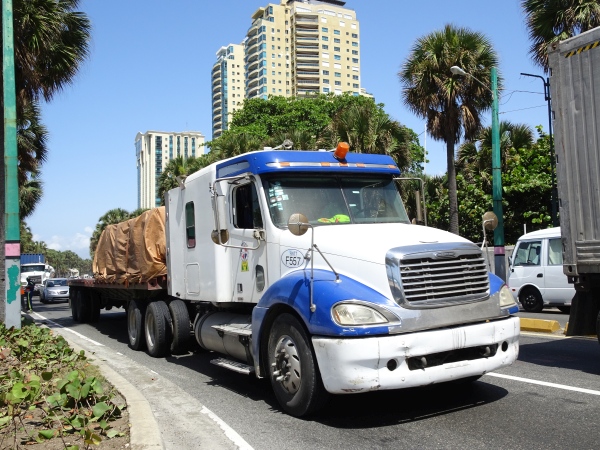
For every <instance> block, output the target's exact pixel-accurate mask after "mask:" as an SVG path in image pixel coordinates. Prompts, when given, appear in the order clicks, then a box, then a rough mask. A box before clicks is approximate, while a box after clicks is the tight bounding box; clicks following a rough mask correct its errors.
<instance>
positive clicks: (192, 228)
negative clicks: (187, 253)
mask: <svg viewBox="0 0 600 450" xmlns="http://www.w3.org/2000/svg"><path fill="white" fill-rule="evenodd" d="M185 237H186V240H187V247H188V248H194V247H195V246H196V220H195V214H194V202H188V203H186V204H185Z"/></svg>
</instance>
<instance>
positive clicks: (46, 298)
mask: <svg viewBox="0 0 600 450" xmlns="http://www.w3.org/2000/svg"><path fill="white" fill-rule="evenodd" d="M68 299H69V285H68V284H67V279H66V278H48V279H47V280H46V281H44V285H43V286H42V289H40V301H41V302H42V303H48V302H53V301H56V300H68Z"/></svg>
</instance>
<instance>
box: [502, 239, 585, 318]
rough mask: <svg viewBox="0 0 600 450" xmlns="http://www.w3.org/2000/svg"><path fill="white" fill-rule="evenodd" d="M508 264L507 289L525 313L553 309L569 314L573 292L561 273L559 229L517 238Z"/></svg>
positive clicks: (565, 277) (561, 260)
mask: <svg viewBox="0 0 600 450" xmlns="http://www.w3.org/2000/svg"><path fill="white" fill-rule="evenodd" d="M509 261H510V272H509V275H508V286H509V289H510V291H511V292H512V294H513V297H514V298H515V300H517V301H519V302H520V303H521V306H522V307H523V309H524V310H525V311H528V312H540V311H541V310H542V309H543V308H545V307H549V306H555V307H557V308H558V309H559V310H561V311H562V312H563V313H566V314H568V313H569V311H570V309H571V300H572V299H573V296H574V295H575V288H574V287H573V285H572V284H569V283H568V281H567V276H566V275H565V274H564V273H563V266H562V263H563V259H562V243H561V238H560V227H556V228H548V229H546V230H540V231H534V232H532V233H527V234H525V235H523V236H521V237H520V238H519V240H518V241H517V244H516V245H515V250H514V252H513V254H512V257H511V258H510V260H509Z"/></svg>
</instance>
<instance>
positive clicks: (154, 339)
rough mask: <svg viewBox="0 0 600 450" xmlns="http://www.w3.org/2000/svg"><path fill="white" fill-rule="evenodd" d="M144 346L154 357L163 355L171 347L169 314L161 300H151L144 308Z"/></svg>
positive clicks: (167, 308)
mask: <svg viewBox="0 0 600 450" xmlns="http://www.w3.org/2000/svg"><path fill="white" fill-rule="evenodd" d="M145 322H146V323H145V326H144V329H145V330H146V347H147V348H148V354H149V355H150V356H154V357H155V358H161V357H163V356H165V355H166V354H167V353H168V352H169V349H170V348H171V339H172V338H171V323H170V322H171V314H170V313H169V307H168V306H167V304H166V303H165V302H163V301H162V300H159V301H156V302H152V303H150V304H149V305H148V307H147V308H146V317H145Z"/></svg>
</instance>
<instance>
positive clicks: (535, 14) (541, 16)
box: [521, 0, 600, 72]
mask: <svg viewBox="0 0 600 450" xmlns="http://www.w3.org/2000/svg"><path fill="white" fill-rule="evenodd" d="M521 7H522V8H523V12H524V13H525V22H526V25H527V28H528V30H529V39H531V48H530V50H529V54H530V55H531V57H532V59H533V60H534V61H535V62H536V63H537V64H539V65H540V66H541V67H542V68H543V69H544V71H545V72H548V46H549V45H550V44H553V43H555V42H558V41H562V40H565V39H567V38H570V37H572V36H575V35H577V34H579V33H582V32H584V31H587V30H591V29H592V28H595V27H597V26H600V2H598V0H523V1H522V2H521Z"/></svg>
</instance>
